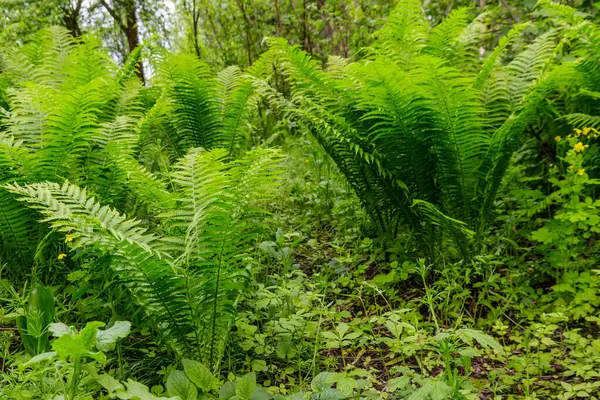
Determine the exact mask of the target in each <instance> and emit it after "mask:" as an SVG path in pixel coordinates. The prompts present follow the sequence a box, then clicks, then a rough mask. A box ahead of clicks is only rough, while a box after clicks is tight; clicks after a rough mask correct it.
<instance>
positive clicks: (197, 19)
mask: <svg viewBox="0 0 600 400" xmlns="http://www.w3.org/2000/svg"><path fill="white" fill-rule="evenodd" d="M199 23H200V10H198V9H197V7H196V0H193V2H192V34H193V35H194V50H195V51H196V57H198V58H200V44H199V42H198V24H199Z"/></svg>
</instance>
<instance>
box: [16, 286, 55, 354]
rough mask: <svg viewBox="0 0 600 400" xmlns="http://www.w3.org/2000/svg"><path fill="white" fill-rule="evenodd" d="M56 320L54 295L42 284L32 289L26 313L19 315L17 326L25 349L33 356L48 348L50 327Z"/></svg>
mask: <svg viewBox="0 0 600 400" xmlns="http://www.w3.org/2000/svg"><path fill="white" fill-rule="evenodd" d="M53 320H54V297H53V296H52V293H50V291H49V290H48V289H47V288H45V287H43V286H40V285H36V286H34V287H33V288H32V289H31V292H30V293H29V296H28V298H27V305H26V307H25V315H20V316H18V317H17V327H18V328H19V333H20V334H21V341H22V342H23V346H24V347H25V350H26V351H27V352H28V353H29V354H30V355H32V356H35V355H37V354H41V353H44V352H45V351H46V350H48V337H49V333H48V327H49V326H50V324H51V323H52V321H53Z"/></svg>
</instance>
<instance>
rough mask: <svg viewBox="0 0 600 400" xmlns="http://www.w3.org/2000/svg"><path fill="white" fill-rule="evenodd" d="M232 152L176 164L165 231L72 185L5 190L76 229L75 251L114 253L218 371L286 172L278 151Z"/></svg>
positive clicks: (155, 314)
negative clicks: (266, 207) (270, 204)
mask: <svg viewBox="0 0 600 400" xmlns="http://www.w3.org/2000/svg"><path fill="white" fill-rule="evenodd" d="M227 151H228V150H227V149H216V150H213V151H204V150H199V149H195V150H191V151H190V152H189V154H187V155H186V156H185V157H184V158H183V159H182V160H181V161H180V162H179V163H178V164H177V165H176V166H175V171H174V173H173V180H174V181H175V182H176V187H177V188H176V190H175V191H174V192H173V193H172V195H173V196H174V198H175V199H176V201H175V202H174V203H172V207H171V209H170V210H168V211H166V212H165V213H164V214H162V215H161V216H160V217H159V218H160V219H161V222H162V224H163V225H164V226H167V227H168V232H167V234H165V235H163V236H158V235H156V234H152V233H151V232H149V231H148V230H147V229H146V228H143V227H141V226H140V221H138V220H135V219H127V218H126V217H125V216H123V215H122V214H120V213H119V212H118V211H116V210H115V209H113V208H111V207H109V206H106V205H102V204H101V203H100V202H98V201H97V200H96V199H95V198H94V197H92V196H90V195H88V193H87V191H86V190H85V189H82V188H81V187H79V186H77V185H74V184H72V183H70V182H68V181H67V182H65V183H63V184H62V185H61V184H58V183H52V182H43V183H33V184H25V185H19V184H9V185H6V189H7V190H8V191H9V192H10V193H12V194H14V195H16V196H17V198H18V199H19V200H20V201H23V202H25V203H26V204H27V205H29V206H30V207H31V208H33V209H35V210H38V212H40V213H41V214H42V215H43V217H44V221H47V222H48V223H49V224H50V226H51V227H52V228H53V229H54V230H56V231H59V232H63V233H65V234H69V235H70V237H71V238H72V239H73V242H72V248H73V249H79V248H85V249H88V251H93V252H94V253H95V254H97V255H99V256H109V257H110V268H111V269H113V270H114V271H115V272H116V275H117V277H118V280H119V281H120V282H121V283H122V284H123V285H125V286H126V287H128V288H130V290H131V292H132V293H133V295H134V297H135V301H136V303H137V304H139V305H140V306H142V307H143V309H144V310H145V312H146V314H147V316H148V317H149V318H151V319H152V320H153V321H155V322H156V326H157V327H158V329H159V330H160V331H161V332H162V334H163V336H164V338H166V339H167V340H168V341H169V342H170V343H171V344H172V346H173V348H174V349H175V350H176V351H177V352H179V353H180V354H181V355H184V354H185V355H186V356H187V357H190V356H192V355H194V356H195V357H196V358H197V359H199V360H202V361H204V362H205V363H207V364H208V365H211V366H213V367H215V368H216V367H217V366H218V363H219V360H220V358H221V356H222V353H223V351H224V345H225V343H226V338H227V333H228V332H229V328H230V326H231V323H232V320H233V316H234V313H235V305H236V302H237V299H238V296H239V294H240V293H241V291H242V290H243V288H244V287H245V285H246V283H247V282H248V279H249V275H248V274H249V271H248V268H247V267H248V265H249V262H250V259H251V255H252V249H253V246H254V243H255V241H256V239H257V238H259V237H261V235H262V234H263V232H264V230H265V224H264V222H263V221H264V215H265V211H263V210H262V209H261V207H260V204H261V203H264V201H266V200H268V199H269V198H270V197H271V196H272V195H273V188H274V187H275V186H276V185H275V183H276V181H277V179H278V177H279V172H278V170H279V164H280V163H279V156H278V155H277V153H276V152H273V151H267V150H256V151H252V152H249V153H247V154H246V156H245V157H243V158H241V159H239V160H236V161H231V162H225V159H226V157H227Z"/></svg>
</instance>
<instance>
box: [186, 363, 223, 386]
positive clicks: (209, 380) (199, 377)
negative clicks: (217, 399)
mask: <svg viewBox="0 0 600 400" xmlns="http://www.w3.org/2000/svg"><path fill="white" fill-rule="evenodd" d="M182 363H183V370H184V371H185V374H186V375H187V377H188V378H190V380H191V381H192V382H194V384H195V385H196V386H198V388H200V389H201V390H202V391H203V392H205V393H208V392H210V391H211V390H212V388H213V386H214V384H215V380H216V378H215V377H214V375H213V374H212V372H210V370H209V369H208V368H207V367H206V366H205V365H204V364H202V363H200V362H198V361H193V360H188V359H184V360H183V361H182Z"/></svg>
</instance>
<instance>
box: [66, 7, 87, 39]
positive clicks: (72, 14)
mask: <svg viewBox="0 0 600 400" xmlns="http://www.w3.org/2000/svg"><path fill="white" fill-rule="evenodd" d="M82 4H83V0H77V2H76V3H75V6H71V4H70V3H69V5H67V6H65V7H64V8H63V17H62V21H63V25H64V27H65V28H67V29H68V30H69V32H71V35H73V37H79V36H81V28H80V27H79V14H80V12H81V5H82Z"/></svg>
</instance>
